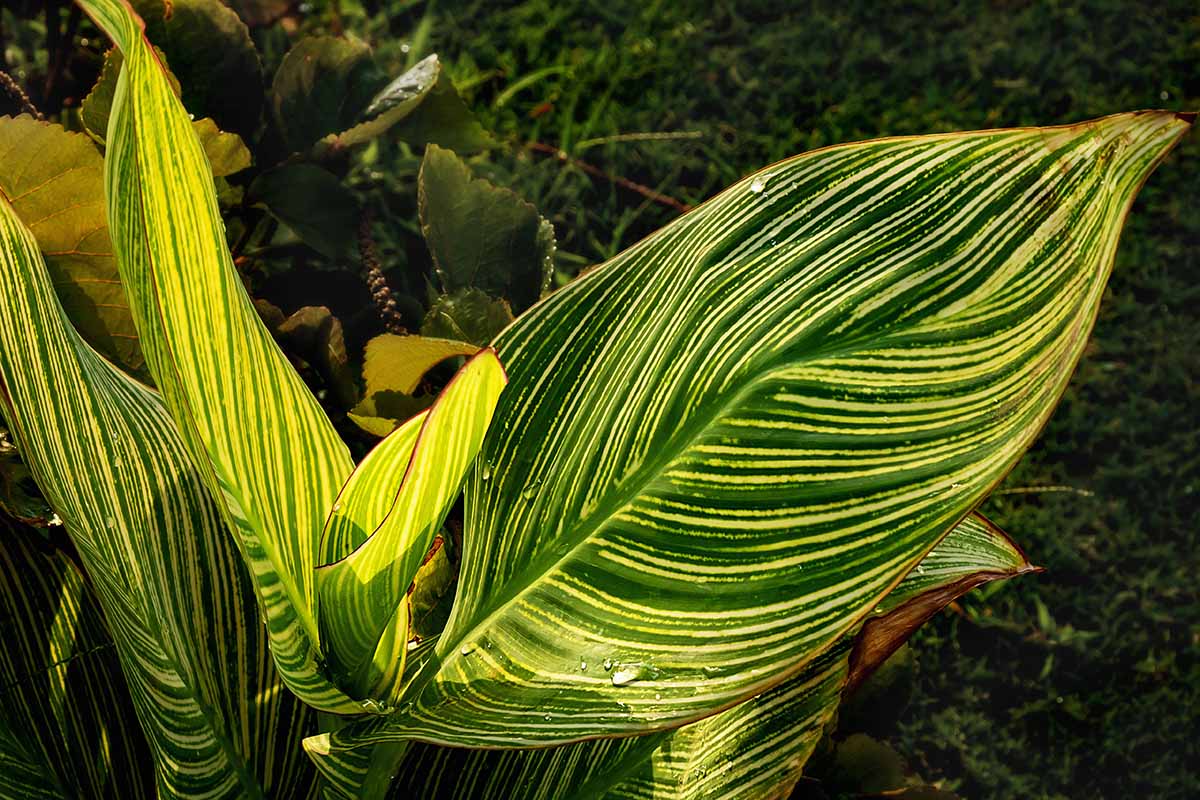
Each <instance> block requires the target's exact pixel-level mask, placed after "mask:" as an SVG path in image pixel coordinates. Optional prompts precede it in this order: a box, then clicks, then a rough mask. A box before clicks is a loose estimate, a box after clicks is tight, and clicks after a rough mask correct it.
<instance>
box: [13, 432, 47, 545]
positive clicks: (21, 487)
mask: <svg viewBox="0 0 1200 800" xmlns="http://www.w3.org/2000/svg"><path fill="white" fill-rule="evenodd" d="M0 513H2V514H4V515H6V516H8V517H11V518H12V519H14V520H16V521H17V522H20V523H23V524H25V525H31V526H36V527H38V528H46V527H49V526H50V524H51V520H52V519H54V511H53V509H51V508H50V506H49V505H48V504H47V503H46V498H44V497H42V493H41V490H39V489H38V487H37V483H36V481H35V480H34V477H33V473H32V472H30V471H29V467H28V466H26V464H25V462H24V461H22V460H21V454H20V452H18V450H17V446H16V443H15V442H13V440H12V434H10V433H9V431H8V429H7V428H5V427H3V425H0Z"/></svg>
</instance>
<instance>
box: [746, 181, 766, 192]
mask: <svg viewBox="0 0 1200 800" xmlns="http://www.w3.org/2000/svg"><path fill="white" fill-rule="evenodd" d="M766 188H767V184H766V183H765V182H764V181H763V179H762V178H755V179H754V180H752V181H750V194H762V193H763V189H766Z"/></svg>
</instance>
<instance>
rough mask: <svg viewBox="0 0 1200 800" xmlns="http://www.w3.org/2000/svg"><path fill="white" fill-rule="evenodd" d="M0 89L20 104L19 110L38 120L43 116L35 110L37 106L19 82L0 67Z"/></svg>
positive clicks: (42, 118)
mask: <svg viewBox="0 0 1200 800" xmlns="http://www.w3.org/2000/svg"><path fill="white" fill-rule="evenodd" d="M0 89H3V90H4V91H5V92H6V93H7V94H8V96H9V97H11V98H12V99H13V100H16V101H17V103H19V104H20V106H21V110H22V111H24V112H25V113H26V114H29V115H30V116H31V117H33V118H34V119H36V120H38V121H42V120H44V119H45V117H43V116H42V112H40V111H38V110H37V106H35V105H34V104H33V101H32V100H30V99H29V95H27V94H25V90H24V89H22V88H21V84H19V83H17V82H16V81H15V80H13V77H12V76H11V75H9V74H8V73H7V72H5V71H4V70H2V69H0Z"/></svg>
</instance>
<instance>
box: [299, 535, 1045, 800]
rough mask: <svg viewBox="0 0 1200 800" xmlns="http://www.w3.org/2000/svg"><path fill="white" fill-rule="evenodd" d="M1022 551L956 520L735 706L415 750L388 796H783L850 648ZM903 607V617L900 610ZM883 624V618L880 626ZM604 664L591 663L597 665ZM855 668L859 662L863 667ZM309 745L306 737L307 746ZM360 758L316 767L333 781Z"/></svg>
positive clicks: (1017, 563) (900, 627) (848, 662)
mask: <svg viewBox="0 0 1200 800" xmlns="http://www.w3.org/2000/svg"><path fill="white" fill-rule="evenodd" d="M1031 569H1032V568H1031V567H1030V566H1029V563H1028V562H1027V561H1026V560H1025V557H1024V555H1023V554H1022V553H1021V551H1020V549H1019V548H1017V546H1016V545H1015V544H1013V542H1012V541H1011V540H1010V539H1009V538H1008V537H1007V536H1005V535H1004V534H1003V533H1002V532H1000V531H999V530H998V529H996V528H995V527H994V526H992V525H991V524H990V523H988V522H987V520H985V519H983V518H982V517H980V516H977V515H973V516H971V517H968V518H967V519H966V520H964V521H963V522H962V523H960V524H959V525H958V526H957V527H956V528H955V529H954V530H953V531H951V532H950V534H949V535H948V536H947V537H946V538H945V539H944V540H942V542H941V543H939V544H938V546H937V547H936V548H934V550H933V552H931V553H930V554H929V555H927V556H926V557H925V558H924V559H923V560H922V561H921V563H920V564H919V565H918V567H917V568H916V569H914V570H913V571H912V572H910V573H909V574H908V575H907V576H906V577H905V579H904V580H903V581H902V582H901V583H900V585H899V586H898V587H897V588H896V589H895V590H894V591H893V592H891V593H890V594H889V595H888V597H887V599H886V601H885V604H881V608H880V612H879V614H878V615H877V616H876V617H873V618H872V623H878V624H876V625H875V626H874V627H872V623H868V625H867V626H865V627H864V628H863V629H862V630H860V631H859V632H858V633H857V634H856V635H847V636H844V637H843V638H842V639H841V640H839V642H838V643H837V644H836V645H835V646H834V647H832V648H830V649H829V650H827V651H826V652H825V653H823V654H822V655H821V656H819V657H818V658H817V659H815V660H813V661H812V662H810V663H809V664H808V666H806V667H805V668H804V670H803V671H802V672H801V674H800V675H798V676H797V677H795V678H792V679H790V680H788V681H785V682H784V683H782V684H780V685H779V686H776V687H775V688H773V689H771V690H769V691H767V692H764V693H763V694H762V695H760V696H758V697H755V698H753V699H751V700H748V701H746V702H744V703H742V704H740V705H738V706H735V707H734V708H732V709H730V710H728V711H725V712H722V713H720V714H717V715H715V716H712V717H709V718H707V719H705V720H701V721H700V722H697V723H693V724H691V725H686V726H684V727H682V728H678V729H676V730H674V731H665V732H659V733H654V734H648V735H646V736H638V737H629V738H623V739H603V740H598V741H589V742H583V743H579V744H573V745H566V746H563V747H558V748H548V749H542V750H533V751H500V752H496V751H486V750H462V749H452V748H443V747H437V746H434V745H414V746H413V747H412V748H411V749H410V750H409V751H408V753H407V754H406V756H405V759H404V761H403V762H402V764H401V766H400V769H399V771H398V772H399V774H400V775H403V776H404V779H403V780H402V781H400V782H398V783H397V785H396V786H395V789H394V791H393V796H396V797H408V796H417V797H424V798H442V797H444V798H448V799H449V798H454V800H469V799H470V798H493V797H508V798H514V800H535V799H536V800H574V799H575V798H580V799H581V800H586V799H587V798H613V799H614V800H615V798H645V799H646V800H687V799H690V798H701V797H721V798H748V799H749V798H753V799H754V800H758V798H764V797H786V796H787V794H788V792H790V791H791V787H792V785H793V784H794V783H795V782H796V780H797V779H798V778H799V776H800V772H801V769H802V767H803V766H804V763H805V762H806V761H807V759H808V757H809V756H810V755H811V753H812V751H813V748H814V747H815V746H816V744H817V742H818V741H819V740H820V738H821V736H822V733H823V731H824V729H825V725H826V723H827V722H828V721H829V720H830V718H831V717H832V715H833V713H834V711H835V710H836V709H837V707H838V704H839V702H840V699H841V696H842V695H843V694H844V693H845V692H846V691H848V690H847V685H848V683H847V682H848V678H849V676H850V674H851V673H852V672H853V670H854V665H855V660H854V657H853V654H855V653H858V652H860V651H870V652H883V651H885V650H888V648H890V647H893V646H897V645H898V644H899V643H902V642H903V641H904V640H905V639H907V638H908V636H909V635H910V634H911V633H912V632H913V630H915V625H905V624H897V623H898V621H899V620H900V619H904V620H908V621H912V620H914V619H917V618H918V616H919V615H915V614H914V613H913V610H915V609H920V611H921V612H922V613H928V614H932V613H933V612H934V611H936V610H938V609H940V608H942V607H943V606H945V604H946V603H948V602H949V601H950V600H951V599H953V598H954V597H956V596H958V595H959V594H961V593H962V592H965V591H967V590H968V589H969V588H970V587H972V586H975V585H978V584H980V583H983V582H985V581H988V580H995V579H998V578H1006V577H1011V576H1013V575H1019V574H1022V573H1024V572H1028V571H1030V570H1031ZM901 610H904V612H905V613H901ZM885 622H886V623H887V624H884V623H885ZM605 666H608V667H610V668H611V665H603V664H602V665H601V667H605ZM864 666H865V665H864ZM315 744H317V741H316V740H314V741H313V742H310V743H309V746H312V745H315ZM368 763H369V761H367V760H364V759H361V758H360V759H359V761H358V763H357V765H355V764H354V763H353V762H351V761H346V762H338V760H337V759H329V760H327V761H323V760H320V759H318V764H319V765H320V767H321V768H322V770H323V771H324V772H325V774H326V775H327V777H329V779H330V786H331V787H332V788H341V789H342V790H343V791H344V792H345V793H346V794H347V795H348V794H350V791H349V790H350V789H351V788H352V785H351V784H343V781H344V780H345V778H346V773H349V774H350V775H353V774H354V773H355V769H354V767H355V766H357V769H358V770H362V769H363V768H364V766H365V765H366V764H368Z"/></svg>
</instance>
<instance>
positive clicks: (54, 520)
mask: <svg viewBox="0 0 1200 800" xmlns="http://www.w3.org/2000/svg"><path fill="white" fill-rule="evenodd" d="M46 524H47V525H62V524H63V521H62V517H60V516H59V515H58V514H51V515H50V519H48V520H46Z"/></svg>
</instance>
